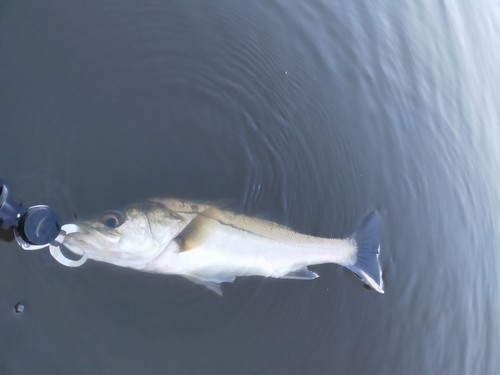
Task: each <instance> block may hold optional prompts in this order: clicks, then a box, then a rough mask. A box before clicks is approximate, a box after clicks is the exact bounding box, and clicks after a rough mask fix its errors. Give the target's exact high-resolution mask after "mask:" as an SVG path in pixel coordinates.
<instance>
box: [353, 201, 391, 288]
mask: <svg viewBox="0 0 500 375" xmlns="http://www.w3.org/2000/svg"><path fill="white" fill-rule="evenodd" d="M380 222H381V217H380V214H379V213H378V212H377V211H373V212H372V213H371V214H369V215H368V216H367V217H366V218H365V219H364V220H363V221H362V222H361V224H360V225H359V227H358V230H357V231H356V232H355V233H354V234H353V236H352V239H354V240H355V241H356V245H357V254H356V263H355V264H353V265H352V266H347V268H348V269H350V270H351V271H352V272H354V273H355V274H356V275H357V276H358V277H359V278H360V279H361V280H363V281H364V282H365V283H366V284H368V285H369V286H370V287H371V288H373V289H375V290H376V291H377V292H379V293H384V282H383V280H382V269H381V268H380V263H379V261H378V255H379V254H380V243H379V242H380Z"/></svg>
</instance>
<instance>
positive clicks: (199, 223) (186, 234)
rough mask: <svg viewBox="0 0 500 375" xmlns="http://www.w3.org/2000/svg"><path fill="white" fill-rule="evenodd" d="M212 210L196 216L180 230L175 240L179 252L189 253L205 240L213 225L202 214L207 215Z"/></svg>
mask: <svg viewBox="0 0 500 375" xmlns="http://www.w3.org/2000/svg"><path fill="white" fill-rule="evenodd" d="M210 210H212V209H208V210H205V211H203V212H202V213H200V214H198V216H196V217H195V218H194V219H193V220H191V222H190V223H189V224H188V225H187V226H186V227H185V228H184V229H183V230H182V232H181V233H179V235H178V236H177V237H176V238H175V241H176V242H177V243H178V244H179V248H180V251H181V252H183V251H189V250H192V249H194V248H196V247H197V246H199V245H200V244H202V243H203V241H204V240H205V238H206V237H207V236H208V234H209V233H210V230H211V227H212V225H213V224H214V222H213V219H212V218H211V217H209V216H207V215H206V214H205V215H204V213H209V212H207V211H210Z"/></svg>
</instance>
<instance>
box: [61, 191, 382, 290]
mask: <svg viewBox="0 0 500 375" xmlns="http://www.w3.org/2000/svg"><path fill="white" fill-rule="evenodd" d="M75 225H76V226H77V227H78V231H75V232H74V233H70V234H67V235H66V237H65V238H64V240H63V242H62V245H63V246H64V247H65V248H66V249H67V250H69V251H70V252H72V253H74V254H76V255H80V256H85V258H86V259H87V258H88V259H93V260H95V261H100V262H106V263H110V264H114V265H116V266H120V267H128V268H132V269H135V270H139V271H143V272H151V273H160V274H167V275H180V276H183V277H185V278H187V279H188V280H190V281H192V282H194V283H197V284H200V285H203V286H205V287H206V288H208V289H209V290H211V291H213V292H215V293H217V294H219V295H222V290H221V284H222V283H231V282H233V281H234V280H235V278H236V277H240V276H263V277H270V278H280V279H299V280H312V279H315V278H317V277H319V276H318V274H317V273H316V272H314V271H311V270H310V269H309V268H308V267H309V266H313V265H318V264H325V263H334V264H338V265H341V266H343V267H345V268H347V269H349V270H350V271H352V272H353V273H354V274H355V275H356V276H358V278H360V279H361V280H362V281H363V282H364V283H365V285H367V286H369V287H370V288H371V289H373V290H375V291H377V292H379V293H384V284H383V280H382V270H381V267H380V262H379V254H380V243H379V242H380V227H381V215H380V214H379V212H378V211H376V210H375V211H373V212H371V213H370V214H369V215H367V216H366V217H365V218H364V220H362V221H361V223H360V225H359V226H358V228H357V230H356V231H355V232H354V233H353V234H352V235H351V236H349V237H346V238H325V237H317V236H313V235H308V234H304V233H299V232H296V231H294V230H292V229H291V228H288V227H286V226H283V225H281V224H278V223H275V222H272V221H269V220H264V219H260V218H256V217H250V216H246V215H242V214H239V213H235V212H233V211H230V210H227V209H224V208H221V207H217V205H210V204H201V203H196V202H190V201H184V200H178V199H165V198H155V199H149V200H147V201H145V202H142V203H138V204H133V205H131V206H129V207H128V209H126V210H125V211H116V210H111V211H106V212H104V213H103V214H102V215H101V216H99V217H97V218H95V219H92V220H87V221H81V222H78V223H76V224H75ZM61 256H62V255H61ZM64 262H66V263H65V264H66V265H69V264H68V262H69V263H71V262H72V260H69V259H64ZM61 263H63V262H62V261H61Z"/></svg>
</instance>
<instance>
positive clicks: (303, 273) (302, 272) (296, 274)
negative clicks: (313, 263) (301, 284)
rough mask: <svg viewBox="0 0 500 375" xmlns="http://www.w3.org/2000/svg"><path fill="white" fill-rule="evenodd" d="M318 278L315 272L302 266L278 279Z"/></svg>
mask: <svg viewBox="0 0 500 375" xmlns="http://www.w3.org/2000/svg"><path fill="white" fill-rule="evenodd" d="M318 277H319V275H318V274H317V273H316V272H313V271H311V270H309V269H308V268H307V267H305V266H304V267H301V268H298V269H296V270H293V271H291V272H289V273H287V274H286V275H283V276H281V277H280V279H296V280H313V279H316V278H318Z"/></svg>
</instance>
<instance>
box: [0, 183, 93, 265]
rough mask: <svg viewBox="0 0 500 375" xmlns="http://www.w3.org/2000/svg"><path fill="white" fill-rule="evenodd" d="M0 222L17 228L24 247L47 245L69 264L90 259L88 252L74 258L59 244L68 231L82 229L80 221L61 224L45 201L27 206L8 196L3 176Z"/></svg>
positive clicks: (8, 227)
mask: <svg viewBox="0 0 500 375" xmlns="http://www.w3.org/2000/svg"><path fill="white" fill-rule="evenodd" d="M0 226H1V227H2V228H3V229H13V230H14V237H15V238H16V241H17V243H18V244H19V246H21V248H22V249H23V250H40V249H43V248H45V247H47V246H48V247H49V251H50V254H51V255H52V256H53V257H54V259H55V260H57V261H58V262H59V263H61V264H63V265H65V266H68V267H79V266H81V265H82V264H83V263H85V261H86V260H87V256H86V254H80V255H81V258H80V259H77V260H73V259H70V258H68V257H66V256H65V255H64V254H63V252H62V251H61V247H60V246H61V244H62V242H63V241H64V238H65V237H66V235H67V234H70V233H75V232H80V231H81V229H80V228H79V227H78V226H77V225H75V224H66V225H63V226H62V227H61V225H60V224H59V218H58V217H57V215H56V213H55V212H54V210H52V209H51V208H50V207H49V206H46V205H37V206H32V207H30V208H28V209H25V208H24V207H23V206H22V204H21V203H18V202H16V201H14V200H13V199H12V198H10V197H9V189H8V187H7V185H6V184H5V183H4V182H3V180H2V179H0Z"/></svg>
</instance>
